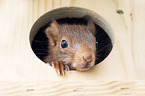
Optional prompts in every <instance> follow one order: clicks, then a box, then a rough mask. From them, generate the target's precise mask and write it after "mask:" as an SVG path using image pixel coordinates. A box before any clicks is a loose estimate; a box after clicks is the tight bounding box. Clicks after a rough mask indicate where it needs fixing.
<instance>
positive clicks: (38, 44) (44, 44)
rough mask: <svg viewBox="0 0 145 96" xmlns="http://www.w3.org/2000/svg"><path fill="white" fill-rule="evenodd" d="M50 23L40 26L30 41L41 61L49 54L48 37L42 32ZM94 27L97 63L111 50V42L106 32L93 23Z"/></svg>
mask: <svg viewBox="0 0 145 96" xmlns="http://www.w3.org/2000/svg"><path fill="white" fill-rule="evenodd" d="M57 22H58V23H59V24H64V23H67V24H84V25H85V24H87V21H86V20H85V19H83V18H63V19H58V20H57ZM49 25H50V23H49V24H47V25H45V26H43V27H41V28H40V30H39V31H38V32H37V34H36V35H35V37H34V39H33V41H32V50H33V51H34V53H35V54H36V56H37V57H38V58H39V59H41V60H42V61H43V59H44V57H45V56H47V55H49V53H48V51H47V50H48V46H49V45H48V39H47V37H46V35H45V33H44V30H45V29H46V28H47V27H48V26H49ZM95 27H96V41H97V42H98V44H97V45H96V48H97V52H96V57H97V59H96V63H95V64H98V63H100V62H101V61H103V60H104V59H105V58H106V57H107V56H108V54H109V53H110V52H111V50H112V47H113V45H112V42H111V39H110V38H109V36H108V35H107V33H106V32H105V31H104V30H103V29H102V28H101V27H100V26H98V25H97V24H95Z"/></svg>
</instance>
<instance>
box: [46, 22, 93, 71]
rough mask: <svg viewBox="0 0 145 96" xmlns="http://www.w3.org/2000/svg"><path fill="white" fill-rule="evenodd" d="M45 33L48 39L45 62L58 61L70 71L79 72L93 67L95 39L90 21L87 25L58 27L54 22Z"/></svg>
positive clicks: (63, 25)
mask: <svg viewBox="0 0 145 96" xmlns="http://www.w3.org/2000/svg"><path fill="white" fill-rule="evenodd" d="M45 33H46V36H47V37H48V39H49V55H48V56H47V57H46V59H45V60H44V61H45V62H48V63H50V62H52V61H55V60H60V61H62V62H63V63H64V64H67V65H69V66H70V69H76V70H79V71H85V70H88V69H90V68H91V67H92V66H93V65H95V54H96V39H95V25H94V23H93V21H92V20H89V21H88V24H87V25H76V24H72V25H69V24H62V25H59V24H58V23H57V22H56V21H55V20H54V21H53V22H52V23H51V25H50V26H49V27H48V28H47V29H46V30H45Z"/></svg>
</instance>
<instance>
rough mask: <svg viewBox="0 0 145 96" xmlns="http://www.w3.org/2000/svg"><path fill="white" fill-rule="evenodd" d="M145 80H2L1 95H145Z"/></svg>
mask: <svg viewBox="0 0 145 96" xmlns="http://www.w3.org/2000/svg"><path fill="white" fill-rule="evenodd" d="M144 86H145V82H144V81H143V82H138V81H97V82H96V81H90V82H84V81H81V82H64V81H43V82H42V81H41V82H0V95H1V96H48V95H49V96H88V95H89V96H96V95H99V96H106V95H107V96H116V95H117V96H144V95H145V87H144Z"/></svg>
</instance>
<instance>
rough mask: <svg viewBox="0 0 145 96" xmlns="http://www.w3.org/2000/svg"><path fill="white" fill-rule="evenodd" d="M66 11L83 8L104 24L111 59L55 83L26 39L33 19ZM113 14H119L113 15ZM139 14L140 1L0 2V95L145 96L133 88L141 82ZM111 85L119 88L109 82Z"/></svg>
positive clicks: (144, 49)
mask: <svg viewBox="0 0 145 96" xmlns="http://www.w3.org/2000/svg"><path fill="white" fill-rule="evenodd" d="M66 6H77V7H83V8H87V9H90V10H93V11H95V12H96V13H98V14H99V15H100V16H102V17H103V18H104V19H106V21H107V22H108V23H109V24H110V26H111V27H112V29H113V34H114V37H112V38H114V45H113V50H112V52H111V54H110V55H109V56H108V57H107V58H106V59H105V60H104V61H103V62H101V63H100V64H99V65H97V66H95V67H94V68H93V69H92V70H90V71H87V72H75V71H72V72H66V76H65V77H58V76H57V75H56V73H55V71H54V70H53V69H52V68H51V67H50V66H48V65H46V64H44V63H43V62H42V61H41V60H39V59H38V58H37V57H36V56H35V54H34V53H33V52H32V49H31V47H30V42H29V34H30V30H31V27H32V25H33V24H34V22H35V21H36V20H37V19H38V17H40V16H41V15H43V14H44V13H46V12H48V11H50V10H52V9H55V8H60V7H66ZM118 9H122V10H123V11H124V14H123V15H119V14H117V13H116V10H118ZM144 9H145V1H144V0H0V22H1V23H0V95H1V94H2V96H4V95H10V96H12V95H11V94H13V95H14V94H15V96H20V95H21V96H26V95H28V94H31V96H32V95H36V94H37V93H38V95H40V94H42V95H40V96H43V95H46V94H48V93H49V94H52V95H54V94H55V92H56V91H58V93H56V94H61V95H64V94H69V95H74V94H76V95H77V96H84V95H86V94H89V93H90V94H92V95H94V96H96V95H95V94H98V95H99V94H100V95H105V94H114V92H115V93H116V94H118V95H119V94H120V95H122V94H125V95H130V93H133V94H132V95H131V96H133V95H137V96H140V95H143V94H145V87H144V86H145V82H139V81H136V82H132V80H145V43H144V41H145V34H144V33H145V32H144V31H145V30H144V28H145V11H144ZM82 80H83V82H81V81H82ZM90 80H91V81H90ZM92 80H93V82H95V83H93V82H92ZM112 80H113V81H118V82H115V83H112V82H109V81H112ZM122 80H124V81H123V82H119V81H122ZM128 80H131V81H128ZM16 81H17V82H16ZM26 81H28V82H30V83H28V82H26ZM36 81H47V82H42V83H41V82H36ZM100 81H101V82H100ZM103 81H107V82H103ZM13 82H14V83H13ZM80 82H81V83H80ZM55 84H56V85H55ZM75 85H76V86H75ZM58 86H60V87H58ZM79 86H81V87H79ZM121 86H127V88H126V87H125V88H123V90H125V91H121V89H120V88H122V87H121ZM128 86H129V88H128ZM130 86H131V87H130ZM136 86H137V87H136ZM33 87H34V91H33ZM55 87H56V89H55ZM57 87H58V88H57ZM27 88H28V91H26V90H27ZM29 88H30V90H29ZM31 88H32V89H31ZM63 88H64V89H66V90H62V89H63ZM71 88H72V89H71ZM77 88H78V89H77ZM81 88H84V89H81ZM130 88H131V89H130ZM75 89H76V91H75V93H74V91H73V90H75ZM77 90H79V91H77ZM84 91H85V92H86V94H85V93H83V92H84ZM124 92H125V93H124ZM126 92H127V93H126ZM76 95H75V96H76ZM28 96H30V95H28ZM55 96H56V95H55ZM66 96H68V95H66ZM105 96H106V95H105Z"/></svg>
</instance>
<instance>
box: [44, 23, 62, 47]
mask: <svg viewBox="0 0 145 96" xmlns="http://www.w3.org/2000/svg"><path fill="white" fill-rule="evenodd" d="M59 33H60V25H59V24H58V23H57V22H56V21H55V20H53V22H52V23H51V24H50V26H48V27H47V28H46V30H45V34H46V36H47V38H48V39H49V43H50V45H51V46H55V45H56V44H57V39H58V36H59Z"/></svg>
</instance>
